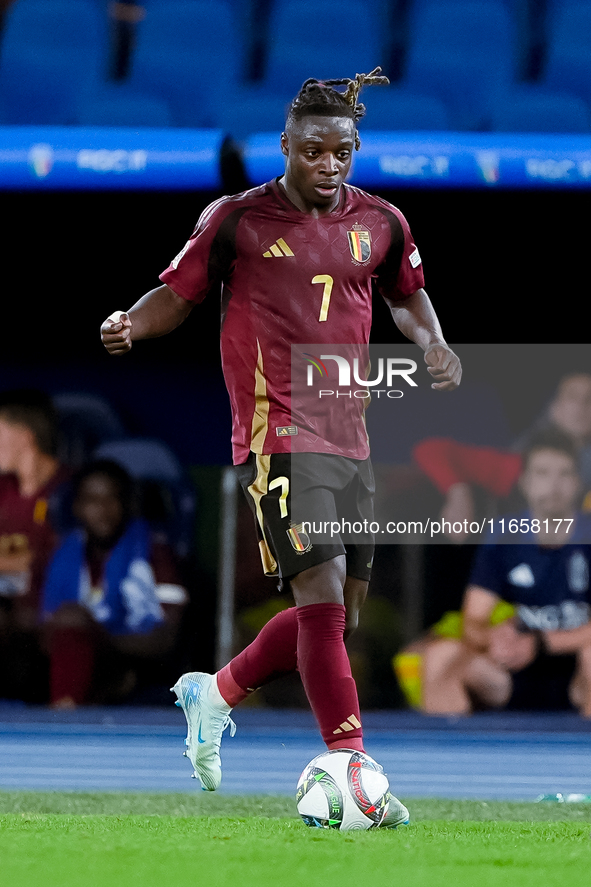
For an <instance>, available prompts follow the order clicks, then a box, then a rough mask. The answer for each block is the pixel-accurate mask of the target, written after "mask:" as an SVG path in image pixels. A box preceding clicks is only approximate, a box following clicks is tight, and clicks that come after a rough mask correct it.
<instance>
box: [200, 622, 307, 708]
mask: <svg viewBox="0 0 591 887" xmlns="http://www.w3.org/2000/svg"><path fill="white" fill-rule="evenodd" d="M297 639H298V621H297V616H296V608H295V607H290V608H289V609H288V610H283V611H282V612H281V613H278V614H277V615H276V616H274V617H273V618H272V619H270V620H269V622H267V624H266V625H264V626H263V628H262V629H261V630H260V632H259V633H258V635H257V636H256V638H255V639H254V641H253V642H252V644H249V646H248V647H246V649H245V650H243V651H242V652H241V653H239V654H238V656H236V657H235V658H234V659H232V661H231V662H230V663H229V664H228V665H225V666H224V668H222V669H221V670H220V671H218V673H217V682H218V688H219V691H220V693H221V694H222V696H223V698H224V699H225V700H226V702H227V703H228V705H231V706H232V707H233V706H235V705H238V703H239V702H242V700H243V699H245V698H246V696H248V695H249V693H252V691H253V690H256V688H257V687H262V686H263V684H268V683H269V682H270V681H272V680H274V678H278V677H279V676H280V675H283V674H289V673H290V672H292V671H295V669H296V668H297Z"/></svg>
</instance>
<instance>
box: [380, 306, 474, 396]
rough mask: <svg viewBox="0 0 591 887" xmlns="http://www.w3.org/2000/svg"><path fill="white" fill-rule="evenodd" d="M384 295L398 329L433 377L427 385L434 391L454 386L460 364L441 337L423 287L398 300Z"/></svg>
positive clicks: (449, 389) (459, 376)
mask: <svg viewBox="0 0 591 887" xmlns="http://www.w3.org/2000/svg"><path fill="white" fill-rule="evenodd" d="M384 298H385V300H386V303H387V304H388V307H389V308H390V312H391V314H392V317H393V319H394V323H395V324H396V326H397V327H398V329H399V330H400V332H401V333H402V334H403V335H405V336H406V337H407V339H410V340H411V341H412V342H416V344H417V345H419V347H420V348H422V349H423V351H424V352H425V363H426V364H427V369H428V371H429V373H430V374H431V376H432V377H433V379H434V382H433V384H432V385H431V388H435V389H436V390H438V391H453V389H454V388H457V387H458V385H459V384H460V381H461V378H462V365H461V363H460V359H459V357H458V356H457V354H455V353H454V352H453V351H452V350H451V348H450V347H449V345H448V344H447V343H446V341H445V339H444V338H443V332H442V331H441V326H440V323H439V320H438V318H437V315H436V314H435V309H434V308H433V305H432V304H431V300H430V298H429V296H428V295H427V293H426V292H425V290H424V289H418V290H417V291H416V292H414V293H413V294H412V295H411V296H408V297H407V298H406V299H401V300H395V299H390V298H388V297H387V296H384Z"/></svg>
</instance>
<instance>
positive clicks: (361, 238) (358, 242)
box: [347, 225, 371, 265]
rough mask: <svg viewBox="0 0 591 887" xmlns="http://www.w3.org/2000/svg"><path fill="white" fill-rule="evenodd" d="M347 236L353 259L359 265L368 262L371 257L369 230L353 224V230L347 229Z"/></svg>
mask: <svg viewBox="0 0 591 887" xmlns="http://www.w3.org/2000/svg"><path fill="white" fill-rule="evenodd" d="M347 238H348V240H349V249H350V250H351V255H352V256H353V261H354V262H356V263H358V264H360V265H364V264H365V263H366V262H369V260H370V258H371V235H370V233H369V231H367V230H366V229H364V228H361V226H359V225H353V230H352V231H347Z"/></svg>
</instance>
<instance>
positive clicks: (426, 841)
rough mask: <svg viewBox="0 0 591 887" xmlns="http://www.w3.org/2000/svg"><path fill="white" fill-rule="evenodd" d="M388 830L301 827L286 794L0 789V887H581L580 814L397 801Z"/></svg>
mask: <svg viewBox="0 0 591 887" xmlns="http://www.w3.org/2000/svg"><path fill="white" fill-rule="evenodd" d="M408 806H409V808H410V810H411V816H412V825H411V826H409V827H408V828H399V829H397V830H396V831H387V830H375V831H369V832H347V833H343V834H341V833H339V832H334V831H320V830H316V829H309V828H306V827H305V826H304V825H303V824H302V823H301V821H300V820H299V819H298V818H296V816H295V815H294V804H293V802H292V801H291V800H290V799H289V798H275V797H227V796H224V795H209V794H205V793H200V792H199V793H196V794H195V795H184V794H127V793H126V794H123V793H122V794H117V793H104V794H81V793H73V792H72V793H58V792H47V793H40V792H0V884H2V887H17V885H18V887H29V885H35V887H38V885H42V887H58V885H59V887H73V885H76V887H78V885H85V887H87V885H88V887H107V885H108V887H127V885H129V887H135V885H137V887H140V885H141V887H168V885H175V887H176V885H187V887H189V885H192V887H230V885H232V887H251V885H252V887H316V885H322V887H325V885H326V887H333V885H335V887H359V885H361V884H366V883H367V882H369V881H371V883H372V884H374V885H379V887H382V885H390V884H392V885H394V884H396V885H398V884H400V885H401V887H439V885H445V887H500V885H503V887H504V885H507V887H508V885H511V887H514V885H515V887H534V885H535V887H539V885H540V884H543V885H544V887H554V885H561V887H562V885H564V884H568V885H569V887H579V885H580V887H583V885H585V887H588V885H589V883H591V838H590V829H591V824H590V821H591V808H590V807H589V806H586V805H576V804H514V803H493V802H488V803H484V802H479V801H445V800H417V799H414V800H411V801H409V802H408Z"/></svg>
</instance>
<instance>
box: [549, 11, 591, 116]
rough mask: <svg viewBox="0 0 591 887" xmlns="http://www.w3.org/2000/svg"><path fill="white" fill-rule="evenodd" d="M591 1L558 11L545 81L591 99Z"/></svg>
mask: <svg viewBox="0 0 591 887" xmlns="http://www.w3.org/2000/svg"><path fill="white" fill-rule="evenodd" d="M590 47H591V3H589V2H580V0H579V2H577V3H575V2H572V3H568V4H566V3H565V4H564V6H563V7H562V8H560V9H556V10H555V15H554V17H553V20H552V27H551V29H549V31H548V45H547V57H546V65H545V69H544V73H543V76H542V83H543V85H544V86H545V88H546V89H551V90H555V91H564V92H569V93H573V94H574V95H578V96H579V97H580V98H582V99H584V100H585V101H591V50H590Z"/></svg>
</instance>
